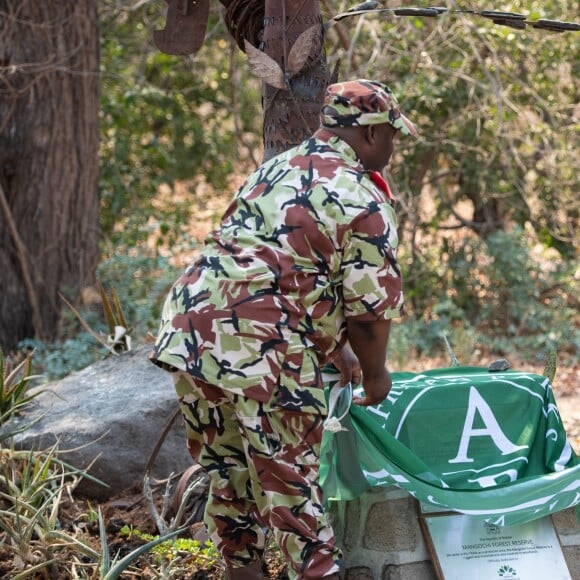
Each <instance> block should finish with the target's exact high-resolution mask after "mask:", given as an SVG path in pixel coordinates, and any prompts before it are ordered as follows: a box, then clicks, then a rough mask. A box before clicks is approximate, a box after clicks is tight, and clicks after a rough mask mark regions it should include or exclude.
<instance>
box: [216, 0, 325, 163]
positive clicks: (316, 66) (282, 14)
mask: <svg viewBox="0 0 580 580" xmlns="http://www.w3.org/2000/svg"><path fill="white" fill-rule="evenodd" d="M220 2H221V4H223V5H224V6H225V7H226V9H227V11H226V24H227V25H228V28H229V30H230V33H231V34H232V36H233V37H234V38H235V39H236V42H237V43H238V46H239V47H240V48H242V50H243V47H244V43H243V39H245V40H248V41H249V42H250V43H251V44H253V45H254V46H256V47H258V46H257V45H258V42H257V37H258V36H260V35H259V34H256V31H257V30H260V28H262V27H263V32H262V34H261V37H262V42H261V43H259V44H260V46H259V48H260V49H261V50H263V51H264V52H265V53H266V54H267V55H268V56H270V57H272V58H273V59H274V60H275V61H276V62H277V63H278V65H279V66H280V67H281V68H282V70H284V71H285V72H288V55H289V54H290V50H291V48H292V46H293V45H294V43H295V42H296V40H297V38H298V37H299V36H300V35H301V34H302V33H303V32H304V31H306V30H307V29H309V28H311V27H312V26H318V27H319V28H320V32H319V35H318V37H317V39H316V40H315V42H314V43H313V45H312V50H311V52H310V54H309V56H308V59H307V61H306V64H305V66H304V67H303V68H302V70H300V71H299V72H298V74H294V75H291V76H290V81H289V85H290V89H289V90H283V89H278V88H275V87H272V86H270V85H268V84H266V83H264V85H263V88H262V101H263V107H264V123H263V138H264V160H265V161H266V160H268V159H270V158H271V157H274V156H275V155H277V154H278V153H282V152H283V151H286V150H287V149H290V147H293V146H294V145H298V144H299V143H300V142H302V141H303V140H304V139H306V138H308V137H309V136H310V135H311V134H312V133H313V132H314V131H315V130H316V129H317V128H318V126H319V113H320V107H321V105H322V101H323V99H324V93H325V90H326V87H327V86H328V83H329V74H328V68H327V64H326V52H325V50H324V40H323V29H322V15H321V13H320V2H319V0H220ZM257 19H260V20H262V22H261V23H258V22H257Z"/></svg>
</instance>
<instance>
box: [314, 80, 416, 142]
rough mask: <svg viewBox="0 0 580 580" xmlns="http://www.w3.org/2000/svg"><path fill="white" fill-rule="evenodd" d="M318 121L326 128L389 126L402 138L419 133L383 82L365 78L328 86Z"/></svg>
mask: <svg viewBox="0 0 580 580" xmlns="http://www.w3.org/2000/svg"><path fill="white" fill-rule="evenodd" d="M320 121H321V123H322V124H323V125H324V126H326V127H354V126H357V125H379V124H381V123H389V124H390V125H392V126H393V127H395V129H398V130H399V131H401V133H403V135H413V136H416V135H417V134H418V131H417V128H416V127H415V125H414V124H413V123H412V122H411V121H410V120H409V119H408V118H407V117H405V115H403V113H402V112H401V109H400V108H399V102H398V101H397V98H396V97H395V95H394V94H393V93H392V91H391V89H390V88H389V87H388V86H387V85H385V84H383V83H378V82H376V81H368V80H366V79H359V80H357V81H346V82H344V83H336V84H334V85H330V86H329V87H328V89H327V91H326V96H325V99H324V104H323V106H322V113H321V115H320Z"/></svg>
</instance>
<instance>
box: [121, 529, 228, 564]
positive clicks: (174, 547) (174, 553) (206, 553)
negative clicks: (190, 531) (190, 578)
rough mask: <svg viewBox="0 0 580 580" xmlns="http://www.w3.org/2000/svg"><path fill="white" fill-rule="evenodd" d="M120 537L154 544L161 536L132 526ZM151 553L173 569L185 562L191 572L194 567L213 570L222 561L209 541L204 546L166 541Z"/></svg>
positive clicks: (183, 539)
mask: <svg viewBox="0 0 580 580" xmlns="http://www.w3.org/2000/svg"><path fill="white" fill-rule="evenodd" d="M119 535H120V536H121V537H126V538H129V539H132V538H138V539H139V540H142V541H144V542H153V541H156V540H158V539H159V536H154V535H151V534H146V533H143V532H141V531H139V530H137V529H135V528H132V527H130V526H123V527H122V528H121V530H120V531H119ZM151 552H152V553H153V554H155V555H156V556H159V558H160V560H164V561H166V562H169V563H172V568H173V569H175V567H176V566H178V565H179V563H180V562H183V561H184V560H185V561H187V566H188V568H189V569H190V570H191V569H192V567H195V568H200V569H202V570H211V569H212V568H215V567H216V566H218V565H219V559H220V556H219V553H218V551H217V550H216V548H215V546H214V545H213V544H212V542H211V541H209V540H207V541H206V542H205V543H204V544H202V543H201V542H200V541H199V540H192V539H191V538H176V539H174V540H168V541H164V542H162V543H159V544H158V545H156V546H155V547H154V548H152V550H151Z"/></svg>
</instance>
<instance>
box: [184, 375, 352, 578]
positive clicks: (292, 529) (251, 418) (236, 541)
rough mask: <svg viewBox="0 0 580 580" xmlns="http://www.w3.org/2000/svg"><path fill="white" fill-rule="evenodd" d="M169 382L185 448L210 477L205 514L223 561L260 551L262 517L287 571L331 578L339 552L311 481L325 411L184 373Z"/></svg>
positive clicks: (236, 562)
mask: <svg viewBox="0 0 580 580" xmlns="http://www.w3.org/2000/svg"><path fill="white" fill-rule="evenodd" d="M200 389H201V391H200ZM176 390H177V393H178V396H179V399H180V404H181V408H182V411H183V414H184V417H185V421H186V426H187V434H188V445H189V449H190V452H191V454H192V456H193V457H194V459H195V460H196V461H198V463H200V465H202V466H203V467H204V468H205V469H206V470H207V472H208V474H209V477H210V491H209V496H208V502H207V506H206V513H205V521H206V525H207V527H208V532H209V534H210V537H211V539H212V541H213V542H214V545H215V546H216V548H217V549H218V550H219V551H220V553H221V555H222V557H223V559H224V561H225V563H226V566H227V567H229V568H241V567H244V566H248V565H250V566H251V565H252V564H253V563H255V562H256V561H257V560H258V559H259V558H260V557H261V555H262V553H263V550H264V542H265V537H264V532H263V529H262V527H261V526H260V525H259V524H258V523H257V522H258V521H259V520H261V521H262V522H264V523H265V524H266V525H267V526H268V527H269V528H271V529H272V530H273V532H274V536H275V539H276V542H277V543H278V545H279V547H280V549H281V550H282V551H283V552H284V554H285V556H286V558H287V561H288V565H289V576H290V578H291V579H300V580H314V579H317V580H320V579H321V578H326V577H330V578H332V577H333V576H334V574H336V573H337V572H338V570H339V567H338V560H339V558H340V556H341V554H340V551H339V550H338V548H337V547H336V545H335V541H334V533H333V530H332V528H331V526H330V525H329V523H328V520H327V517H326V514H325V513H324V509H323V506H322V493H321V489H320V486H319V483H318V468H319V456H320V443H321V439H322V422H323V419H324V416H323V415H322V414H321V413H320V412H319V411H317V412H308V413H303V412H300V411H296V410H286V409H283V408H271V407H270V406H268V408H267V409H266V408H265V406H264V405H263V404H261V403H259V402H257V401H254V400H250V399H247V398H244V397H240V396H237V395H232V394H231V393H227V392H223V391H220V390H219V389H216V388H215V387H213V388H212V387H210V386H209V385H205V384H200V383H199V382H198V383H197V384H196V383H194V382H193V380H192V379H191V377H189V376H188V375H185V374H181V376H178V377H176ZM239 572H240V573H242V570H241V569H240V570H239ZM249 578H252V576H248V579H249Z"/></svg>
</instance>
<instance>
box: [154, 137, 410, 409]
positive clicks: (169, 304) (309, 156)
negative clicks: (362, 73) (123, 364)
mask: <svg viewBox="0 0 580 580" xmlns="http://www.w3.org/2000/svg"><path fill="white" fill-rule="evenodd" d="M396 246H397V232H396V216H395V212H394V209H393V207H392V205H391V203H390V201H389V199H388V198H387V196H386V193H385V191H383V190H381V188H380V187H378V186H377V185H375V182H374V181H373V179H371V176H370V174H369V172H367V171H365V170H364V168H363V167H362V165H361V164H360V163H359V161H358V159H357V158H356V155H355V152H354V150H353V149H352V148H351V147H350V146H349V145H348V144H347V143H346V142H344V141H343V140H341V139H339V138H338V137H337V136H335V135H334V134H333V133H331V132H330V131H328V130H326V129H320V130H319V131H317V132H316V133H315V135H314V136H313V137H312V138H311V139H309V140H307V141H305V142H304V143H302V144H301V145H299V146H298V147H295V148H293V149H291V150H289V151H287V152H285V153H283V154H281V155H279V156H277V157H275V158H273V159H271V160H270V161H268V162H266V163H265V164H264V165H262V166H261V167H260V168H258V169H257V170H256V171H255V172H254V173H253V174H252V175H251V176H250V177H249V178H248V180H247V181H246V183H245V184H244V185H243V186H242V187H241V188H240V190H239V191H238V192H237V194H236V195H235V197H234V199H233V201H232V203H231V205H230V206H229V208H228V209H227V211H226V213H225V214H224V216H223V218H222V221H221V224H220V227H219V229H217V230H216V231H214V232H212V233H211V234H210V235H209V236H208V238H207V240H206V245H205V248H204V252H203V255H202V256H201V257H200V258H199V259H198V260H197V261H196V262H195V263H193V264H192V265H191V266H190V267H189V268H187V270H186V271H185V273H184V274H183V275H182V276H181V278H180V279H179V280H178V281H177V282H176V283H175V285H174V286H173V288H172V290H171V292H170V294H169V296H168V297H167V300H166V302H165V306H164V309H163V317H162V323H161V328H160V332H159V335H158V340H157V342H156V345H155V351H154V352H153V353H152V356H151V358H152V359H153V360H154V361H156V362H158V363H159V362H161V363H165V364H166V365H170V366H172V367H175V368H177V369H180V370H184V371H187V372H189V373H191V374H192V375H193V376H195V377H197V378H198V379H200V380H202V381H204V382H206V383H209V384H211V385H217V386H219V387H221V388H225V389H229V390H232V391H234V392H239V393H243V394H245V395H246V396H248V397H250V398H254V399H256V400H259V401H266V400H268V399H269V397H270V396H271V395H272V391H273V388H274V384H275V383H276V380H277V378H278V376H279V374H280V371H281V369H282V366H283V365H284V364H289V363H288V361H289V360H291V359H292V356H291V355H293V354H296V353H298V352H301V351H304V350H305V349H306V350H307V351H310V352H312V353H314V354H315V356H314V357H312V358H313V359H314V360H317V361H318V363H319V364H324V363H325V362H326V361H328V360H329V359H330V358H331V357H332V356H333V355H334V354H335V352H336V351H337V349H338V348H339V347H340V346H342V344H343V343H344V341H345V340H346V317H352V318H355V319H357V320H361V321H374V320H379V319H388V318H392V317H395V316H398V315H399V313H400V309H401V307H402V304H403V295H402V288H401V274H400V271H399V267H398V264H397V261H396ZM292 360H296V359H292ZM299 364H300V367H302V364H301V363H299ZM306 367H307V365H306V364H304V369H305V371H304V372H306Z"/></svg>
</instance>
